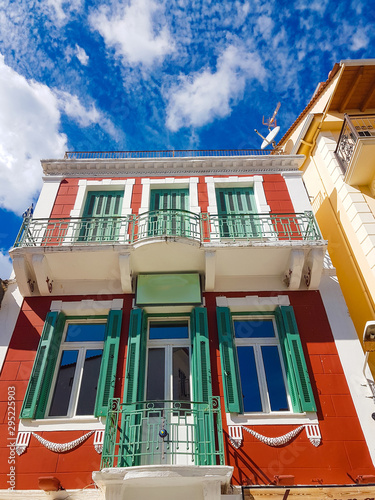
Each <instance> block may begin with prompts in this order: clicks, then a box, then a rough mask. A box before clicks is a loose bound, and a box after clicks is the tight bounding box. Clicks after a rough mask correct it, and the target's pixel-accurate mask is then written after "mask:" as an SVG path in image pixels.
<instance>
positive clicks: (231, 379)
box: [216, 307, 243, 413]
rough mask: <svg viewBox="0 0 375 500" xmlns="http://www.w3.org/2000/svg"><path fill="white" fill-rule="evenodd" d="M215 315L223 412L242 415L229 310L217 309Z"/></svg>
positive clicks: (225, 308) (239, 385) (241, 400)
mask: <svg viewBox="0 0 375 500" xmlns="http://www.w3.org/2000/svg"><path fill="white" fill-rule="evenodd" d="M216 315H217V326H218V332H219V345H220V360H221V370H222V376H223V385H224V400H225V410H226V411H227V412H228V413H230V412H233V413H243V399H242V394H241V383H240V377H239V370H238V362H237V354H236V347H235V344H234V335H233V327H232V318H231V314H230V310H229V308H228V307H217V308H216Z"/></svg>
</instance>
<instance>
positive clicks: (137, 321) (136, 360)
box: [124, 309, 147, 404]
mask: <svg viewBox="0 0 375 500" xmlns="http://www.w3.org/2000/svg"><path fill="white" fill-rule="evenodd" d="M144 316H145V315H144V313H143V310H142V309H133V310H132V311H131V313H130V325H129V340H128V353H127V357H126V376H125V388H124V402H125V403H127V404H130V403H136V402H137V401H142V400H143V397H144V382H145V360H146V344H147V338H146V320H145V317H144Z"/></svg>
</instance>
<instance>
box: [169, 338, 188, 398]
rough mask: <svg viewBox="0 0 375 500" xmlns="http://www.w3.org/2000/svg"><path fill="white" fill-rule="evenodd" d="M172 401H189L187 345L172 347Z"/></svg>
mask: <svg viewBox="0 0 375 500" xmlns="http://www.w3.org/2000/svg"><path fill="white" fill-rule="evenodd" d="M172 399H173V400H174V401H190V360H189V348H188V347H174V348H173V395H172Z"/></svg>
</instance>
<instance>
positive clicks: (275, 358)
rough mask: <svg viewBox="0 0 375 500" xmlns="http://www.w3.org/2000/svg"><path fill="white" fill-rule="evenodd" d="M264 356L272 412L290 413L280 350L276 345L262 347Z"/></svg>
mask: <svg viewBox="0 0 375 500" xmlns="http://www.w3.org/2000/svg"><path fill="white" fill-rule="evenodd" d="M262 356H263V364H264V369H265V371H266V380H267V386H268V395H269V398H270V404H271V411H289V406H288V399H287V396H286V391H285V383H284V377H283V372H282V370H281V363H280V356H279V350H278V348H277V346H275V345H269V346H262Z"/></svg>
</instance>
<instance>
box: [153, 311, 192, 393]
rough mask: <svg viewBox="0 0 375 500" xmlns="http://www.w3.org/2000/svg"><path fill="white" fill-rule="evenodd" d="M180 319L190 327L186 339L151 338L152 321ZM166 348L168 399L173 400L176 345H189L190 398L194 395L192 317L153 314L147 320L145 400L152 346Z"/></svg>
mask: <svg viewBox="0 0 375 500" xmlns="http://www.w3.org/2000/svg"><path fill="white" fill-rule="evenodd" d="M178 321H186V322H187V327H188V333H189V336H188V338H185V339H150V324H151V323H157V322H160V323H166V322H168V323H173V322H178ZM157 347H159V348H164V349H165V366H164V394H167V395H169V396H168V397H166V398H165V399H166V400H171V401H172V400H173V348H174V347H187V348H188V349H189V371H190V373H189V386H190V399H191V397H192V390H193V385H192V383H193V380H192V372H191V332H190V318H189V317H187V316H186V317H185V316H181V317H171V316H169V317H156V318H153V317H152V316H151V317H150V318H148V321H147V353H146V365H145V368H146V374H145V381H146V383H145V387H144V400H145V401H146V395H147V380H148V378H147V377H148V353H149V349H150V348H157Z"/></svg>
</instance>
